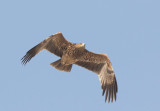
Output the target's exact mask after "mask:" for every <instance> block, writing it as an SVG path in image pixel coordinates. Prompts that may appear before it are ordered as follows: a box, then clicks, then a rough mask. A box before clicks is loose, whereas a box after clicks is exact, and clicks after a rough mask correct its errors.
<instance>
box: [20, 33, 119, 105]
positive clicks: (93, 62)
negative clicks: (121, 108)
mask: <svg viewBox="0 0 160 111" xmlns="http://www.w3.org/2000/svg"><path fill="white" fill-rule="evenodd" d="M43 49H46V50H48V51H49V52H51V53H53V54H55V55H57V56H59V57H60V58H61V59H59V60H57V61H55V62H53V63H51V64H50V65H52V66H53V67H55V68H56V69H58V70H61V71H65V72H70V71H71V68H72V65H73V64H76V65H79V66H82V67H84V68H86V69H88V70H91V71H93V72H95V73H97V75H98V77H99V79H100V81H101V86H102V89H103V95H104V93H105V91H106V97H105V101H106V100H107V97H108V102H110V99H111V101H113V98H114V99H115V100H116V93H117V91H118V88H117V81H116V78H115V74H114V71H113V68H112V65H111V62H110V60H109V58H108V56H107V55H105V54H98V53H93V52H90V51H88V50H86V49H85V44H84V43H71V42H69V41H67V40H66V39H65V38H64V37H63V35H62V33H60V32H59V33H56V34H54V35H51V36H50V37H48V38H47V39H45V40H44V41H42V42H41V43H39V44H38V45H36V46H35V47H33V48H32V49H30V50H29V51H28V52H27V54H26V55H25V56H24V57H23V58H22V63H23V64H26V63H27V62H29V61H30V59H31V58H32V57H34V56H35V55H36V54H38V53H39V52H40V51H41V50H43Z"/></svg>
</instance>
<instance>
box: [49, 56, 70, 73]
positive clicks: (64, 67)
mask: <svg viewBox="0 0 160 111" xmlns="http://www.w3.org/2000/svg"><path fill="white" fill-rule="evenodd" d="M50 65H51V66H53V67H55V68H56V69H58V70H60V71H65V72H70V71H71V69H72V64H71V65H63V64H61V59H59V60H57V61H55V62H53V63H51V64H50Z"/></svg>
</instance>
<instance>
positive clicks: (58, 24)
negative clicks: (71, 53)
mask: <svg viewBox="0 0 160 111" xmlns="http://www.w3.org/2000/svg"><path fill="white" fill-rule="evenodd" d="M56 32H62V33H63V35H64V36H65V37H66V39H67V40H69V41H71V42H75V43H76V42H83V43H85V44H86V48H87V49H88V50H90V51H93V52H97V53H106V54H108V56H109V57H110V60H111V62H112V65H113V68H114V70H115V73H116V77H117V82H118V89H119V91H118V95H117V101H116V102H114V103H111V104H108V103H105V102H104V96H102V90H101V86H100V82H99V79H98V77H97V75H96V74H94V73H92V72H91V71H88V70H86V69H84V68H81V67H78V66H73V68H72V71H71V72H70V73H66V72H62V71H58V70H56V69H54V68H52V67H51V66H50V65H49V64H50V63H51V62H53V61H55V60H57V59H58V57H56V56H55V55H52V54H51V53H49V52H47V51H42V52H41V53H39V54H38V55H37V56H36V57H34V58H33V59H32V60H31V61H30V62H29V63H28V64H27V65H26V66H25V67H24V66H22V65H21V62H20V59H21V58H22V57H23V56H24V55H25V53H26V52H27V51H28V50H29V49H30V48H32V47H33V46H35V45H36V44H38V43H39V42H41V41H42V40H44V39H45V38H46V37H48V36H50V35H51V34H54V33H56ZM0 37H1V44H0V50H1V58H0V60H1V62H0V66H1V70H0V111H159V110H160V102H159V100H160V86H159V85H160V71H159V69H160V68H159V67H160V64H159V63H160V1H159V0H79V1H78V0H44V1H42V0H26V1H23V0H1V1H0Z"/></svg>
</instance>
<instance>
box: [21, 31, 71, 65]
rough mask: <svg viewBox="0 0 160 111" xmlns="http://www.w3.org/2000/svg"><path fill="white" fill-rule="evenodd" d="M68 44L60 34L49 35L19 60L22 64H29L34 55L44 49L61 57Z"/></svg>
mask: <svg viewBox="0 0 160 111" xmlns="http://www.w3.org/2000/svg"><path fill="white" fill-rule="evenodd" d="M68 44H70V43H69V42H68V41H67V40H66V39H65V38H64V37H63V35H62V33H57V34H55V35H51V36H50V37H48V38H47V39H45V40H44V41H42V42H41V43H39V44H38V45H36V46H35V47H33V48H32V49H30V50H29V51H28V52H27V53H26V55H25V56H24V57H23V58H22V59H21V60H22V64H26V63H27V62H29V61H30V60H31V59H32V58H33V57H34V56H35V55H36V54H38V53H39V52H40V51H41V50H43V49H46V50H48V51H49V52H51V53H53V54H55V55H57V56H59V57H62V54H63V51H65V50H66V47H67V45H68Z"/></svg>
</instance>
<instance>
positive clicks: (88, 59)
mask: <svg viewBox="0 0 160 111" xmlns="http://www.w3.org/2000/svg"><path fill="white" fill-rule="evenodd" d="M82 53H83V54H82V56H80V57H78V58H77V59H78V61H77V62H76V64H77V65H79V66H81V67H84V68H86V69H88V70H91V71H93V72H95V73H97V74H98V77H99V79H100V82H101V86H102V89H103V93H102V95H104V93H105V91H106V96H105V102H106V100H107V98H108V102H110V100H111V101H112V102H113V98H114V99H115V100H116V93H117V91H118V89H117V81H116V77H115V74H114V71H113V68H112V64H111V62H110V60H109V58H108V56H107V55H105V54H97V53H93V52H90V51H88V50H84V52H82Z"/></svg>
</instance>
